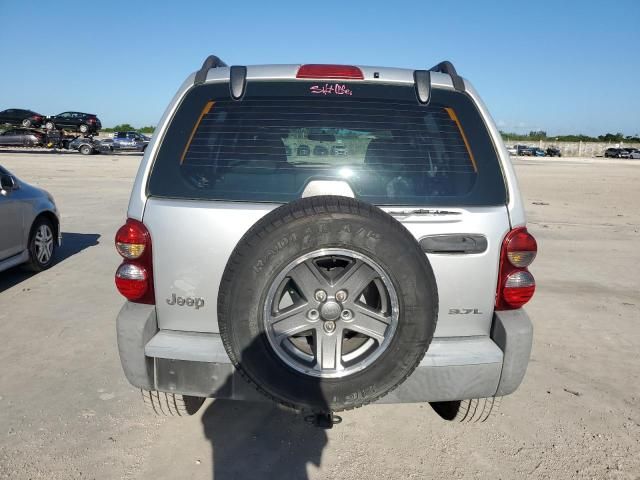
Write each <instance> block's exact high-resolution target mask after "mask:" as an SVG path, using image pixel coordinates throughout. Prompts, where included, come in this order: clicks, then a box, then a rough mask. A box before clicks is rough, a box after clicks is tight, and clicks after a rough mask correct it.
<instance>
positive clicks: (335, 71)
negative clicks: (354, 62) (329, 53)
mask: <svg viewBox="0 0 640 480" xmlns="http://www.w3.org/2000/svg"><path fill="white" fill-rule="evenodd" d="M296 78H323V79H324V78H331V79H344V80H363V79H364V75H363V74H362V70H360V69H359V68H358V67H354V66H351V65H320V64H311V63H310V64H307V65H302V66H301V67H300V68H299V69H298V73H297V75H296Z"/></svg>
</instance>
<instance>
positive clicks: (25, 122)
mask: <svg viewBox="0 0 640 480" xmlns="http://www.w3.org/2000/svg"><path fill="white" fill-rule="evenodd" d="M22 126H23V127H26V128H29V127H30V126H31V120H29V119H28V118H25V119H24V120H22Z"/></svg>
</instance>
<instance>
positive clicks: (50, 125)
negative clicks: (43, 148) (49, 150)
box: [44, 122, 55, 130]
mask: <svg viewBox="0 0 640 480" xmlns="http://www.w3.org/2000/svg"><path fill="white" fill-rule="evenodd" d="M44 128H46V129H47V130H53V129H54V128H55V124H54V123H53V122H47V123H45V124H44Z"/></svg>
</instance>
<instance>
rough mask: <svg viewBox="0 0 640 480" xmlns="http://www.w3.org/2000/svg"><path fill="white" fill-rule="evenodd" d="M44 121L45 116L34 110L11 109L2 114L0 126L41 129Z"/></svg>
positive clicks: (0, 114)
mask: <svg viewBox="0 0 640 480" xmlns="http://www.w3.org/2000/svg"><path fill="white" fill-rule="evenodd" d="M43 121H44V115H40V114H39V113H37V112H34V111H33V110H24V109H22V108H9V109H7V110H3V111H1V112H0V125H2V124H7V125H13V126H15V127H26V128H29V127H39V126H41V125H42V122H43Z"/></svg>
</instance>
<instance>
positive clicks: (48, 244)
mask: <svg viewBox="0 0 640 480" xmlns="http://www.w3.org/2000/svg"><path fill="white" fill-rule="evenodd" d="M54 232H55V229H54V228H53V225H52V223H51V221H50V220H49V219H48V218H46V217H38V218H37V219H36V221H35V222H34V224H33V226H32V227H31V236H30V237H29V261H28V262H27V268H29V269H30V270H32V271H34V272H41V271H42V270H46V269H47V268H49V267H50V266H51V265H53V258H54V256H55V252H56V239H55V234H54Z"/></svg>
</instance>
